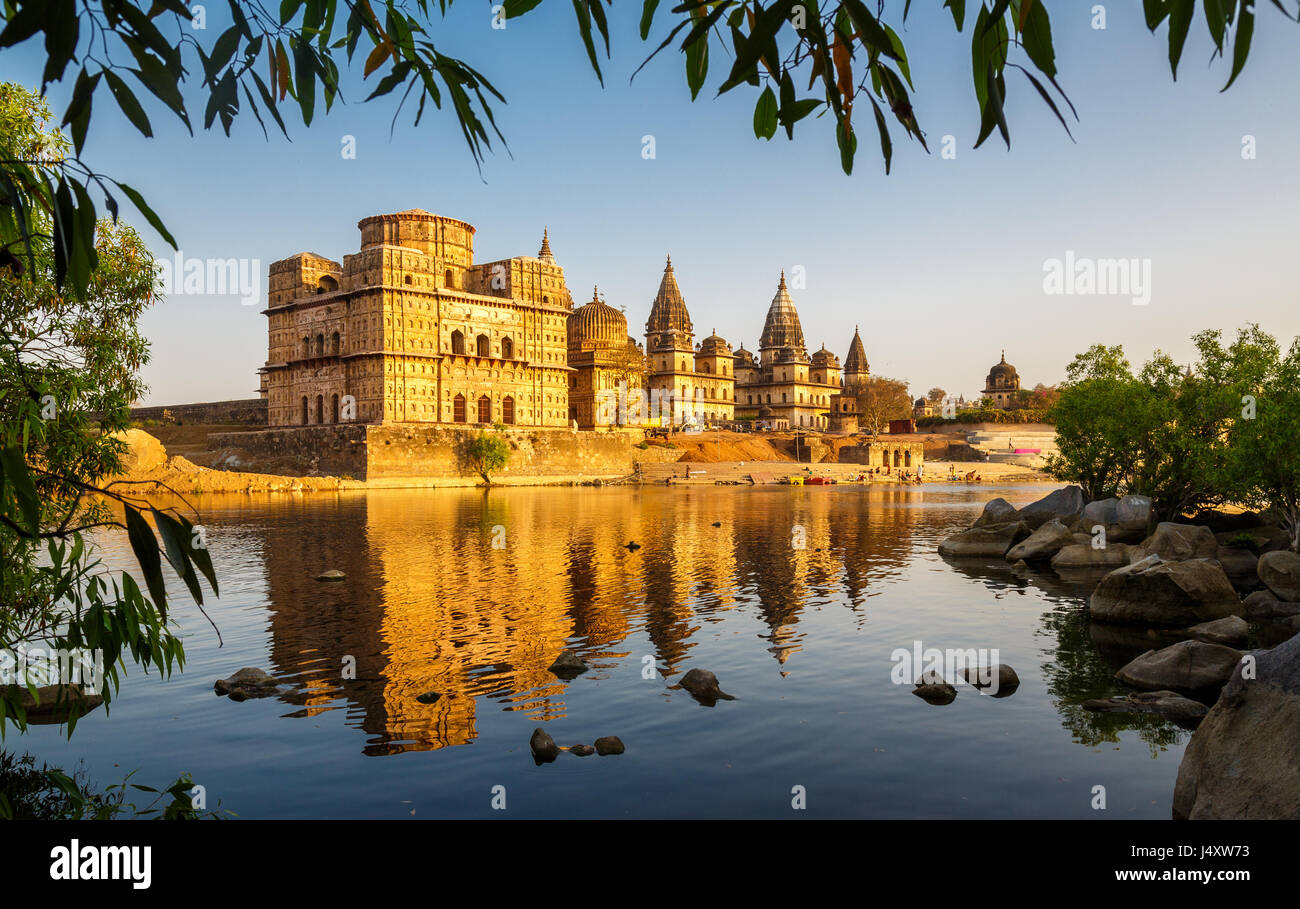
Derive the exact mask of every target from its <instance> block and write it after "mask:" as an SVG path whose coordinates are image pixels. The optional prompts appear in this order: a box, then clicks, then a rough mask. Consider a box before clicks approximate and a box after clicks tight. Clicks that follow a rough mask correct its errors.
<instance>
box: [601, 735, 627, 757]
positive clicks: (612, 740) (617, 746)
mask: <svg viewBox="0 0 1300 909" xmlns="http://www.w3.org/2000/svg"><path fill="white" fill-rule="evenodd" d="M624 750H626V749H624V747H623V740H622V739H620V738H619V737H618V736H616V735H602V736H601V737H600V738H598V739H596V753H597V754H599V755H600V756H601V757H605V756H606V755H610V754H622V753H623V752H624Z"/></svg>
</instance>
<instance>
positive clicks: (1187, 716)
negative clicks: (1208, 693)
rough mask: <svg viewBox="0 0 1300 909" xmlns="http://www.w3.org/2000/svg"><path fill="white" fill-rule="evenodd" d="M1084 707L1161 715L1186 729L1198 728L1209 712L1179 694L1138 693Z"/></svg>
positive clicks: (1200, 704)
mask: <svg viewBox="0 0 1300 909" xmlns="http://www.w3.org/2000/svg"><path fill="white" fill-rule="evenodd" d="M1082 706H1083V709H1084V710H1091V711H1094V712H1099V713H1158V714H1160V715H1161V716H1164V717H1167V718H1169V719H1171V720H1173V721H1174V722H1175V723H1177V724H1178V725H1179V726H1182V727H1184V728H1185V729H1195V728H1196V726H1197V725H1199V724H1200V722H1201V720H1202V719H1203V718H1204V717H1205V714H1206V712H1207V711H1208V710H1209V708H1208V707H1206V706H1205V705H1204V704H1202V703H1201V702H1200V701H1194V700H1192V699H1191V698H1186V697H1183V696H1182V695H1181V694H1178V693H1177V692H1176V691H1138V692H1134V693H1133V694H1130V695H1128V696H1126V697H1117V698H1103V699H1097V700H1089V701H1084V702H1083V705H1082Z"/></svg>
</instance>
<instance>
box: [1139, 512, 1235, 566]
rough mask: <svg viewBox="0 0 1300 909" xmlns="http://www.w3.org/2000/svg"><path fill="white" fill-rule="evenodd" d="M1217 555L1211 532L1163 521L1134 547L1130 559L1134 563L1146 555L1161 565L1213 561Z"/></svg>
mask: <svg viewBox="0 0 1300 909" xmlns="http://www.w3.org/2000/svg"><path fill="white" fill-rule="evenodd" d="M1218 551H1219V541H1218V540H1216V539H1215V538H1214V534H1213V533H1211V532H1210V528H1208V527H1201V526H1198V525H1196V524H1175V523H1173V522H1172V521H1162V522H1161V523H1159V524H1157V525H1156V532H1155V533H1153V534H1151V536H1149V537H1147V538H1146V539H1145V540H1143V541H1142V542H1141V543H1140V544H1138V545H1137V546H1134V547H1133V551H1132V553H1130V556H1129V557H1130V559H1131V560H1132V561H1134V562H1136V561H1139V560H1141V559H1145V558H1146V557H1147V556H1149V555H1158V556H1160V560H1161V561H1163V562H1177V561H1181V560H1184V559H1212V558H1214V555H1215V553H1216V552H1218Z"/></svg>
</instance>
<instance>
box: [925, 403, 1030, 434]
mask: <svg viewBox="0 0 1300 909" xmlns="http://www.w3.org/2000/svg"><path fill="white" fill-rule="evenodd" d="M1054 422H1055V419H1054V417H1053V416H1052V411H1051V410H1001V409H999V408H997V407H985V408H980V409H978V410H959V411H957V413H956V416H954V417H953V418H951V419H949V418H947V417H944V416H929V417H917V419H916V426H917V428H918V429H919V428H921V427H923V426H924V427H932V426H933V427H942V426H944V425H945V424H947V425H951V424H955V423H1005V424H1015V423H1054Z"/></svg>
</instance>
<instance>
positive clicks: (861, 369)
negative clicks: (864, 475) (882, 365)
mask: <svg viewBox="0 0 1300 909" xmlns="http://www.w3.org/2000/svg"><path fill="white" fill-rule="evenodd" d="M870 376H871V367H870V366H869V365H868V364H867V351H866V349H865V348H864V347H863V346H862V335H860V334H859V333H858V326H856V325H855V326H853V341H852V342H851V343H850V344H849V355H848V356H847V357H845V358H844V374H843V377H842V378H841V379H840V391H839V393H838V394H833V395H831V413H830V422H829V425H828V426H827V428H828V429H829V430H830V431H831V432H845V433H855V432H857V431H858V394H859V393H860V392H861V391H862V390H863V388H864V387H865V386H866V384H867V379H868V378H870Z"/></svg>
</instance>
